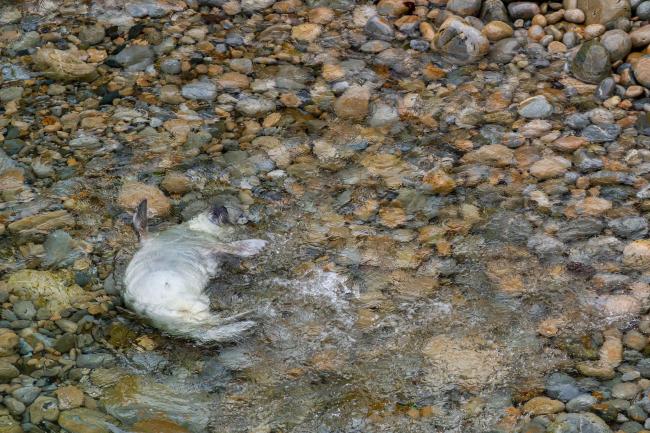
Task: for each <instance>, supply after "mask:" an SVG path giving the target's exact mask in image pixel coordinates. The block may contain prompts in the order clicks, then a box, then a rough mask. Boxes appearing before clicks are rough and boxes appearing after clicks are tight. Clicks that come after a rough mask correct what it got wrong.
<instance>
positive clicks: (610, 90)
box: [595, 77, 616, 101]
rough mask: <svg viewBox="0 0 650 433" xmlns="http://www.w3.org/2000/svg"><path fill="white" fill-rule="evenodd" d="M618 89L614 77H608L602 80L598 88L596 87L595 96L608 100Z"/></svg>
mask: <svg viewBox="0 0 650 433" xmlns="http://www.w3.org/2000/svg"><path fill="white" fill-rule="evenodd" d="M615 91H616V82H615V81H614V79H613V78H612V77H607V78H605V79H604V80H603V81H601V82H600V84H599V85H598V88H596V93H595V96H596V98H598V99H600V100H601V101H604V100H606V99H607V98H609V97H611V96H612V95H614V92H615Z"/></svg>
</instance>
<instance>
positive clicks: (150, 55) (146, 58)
mask: <svg viewBox="0 0 650 433" xmlns="http://www.w3.org/2000/svg"><path fill="white" fill-rule="evenodd" d="M111 60H113V61H114V62H116V63H117V64H119V65H120V66H122V67H123V68H124V69H126V70H127V71H144V70H145V69H146V68H147V67H148V66H150V65H152V64H153V61H154V52H153V50H152V49H151V48H149V47H147V46H143V45H131V46H128V47H126V48H124V49H123V50H122V51H120V52H119V53H118V54H116V55H115V56H113V57H111Z"/></svg>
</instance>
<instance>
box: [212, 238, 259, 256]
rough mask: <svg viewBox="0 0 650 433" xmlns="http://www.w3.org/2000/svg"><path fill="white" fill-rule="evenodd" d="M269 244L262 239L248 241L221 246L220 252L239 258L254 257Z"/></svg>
mask: <svg viewBox="0 0 650 433" xmlns="http://www.w3.org/2000/svg"><path fill="white" fill-rule="evenodd" d="M267 243H268V242H267V241H265V240H262V239H246V240H245V241H235V242H229V243H227V244H225V245H220V246H219V248H218V251H219V252H222V253H226V254H231V255H233V256H238V257H253V256H254V255H257V254H258V253H259V252H260V251H262V249H264V247H265V246H266V244H267Z"/></svg>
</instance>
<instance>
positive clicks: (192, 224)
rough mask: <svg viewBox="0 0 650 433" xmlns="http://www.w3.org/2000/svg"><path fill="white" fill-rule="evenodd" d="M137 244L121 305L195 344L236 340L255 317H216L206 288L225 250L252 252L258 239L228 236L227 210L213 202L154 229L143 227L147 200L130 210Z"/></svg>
mask: <svg viewBox="0 0 650 433" xmlns="http://www.w3.org/2000/svg"><path fill="white" fill-rule="evenodd" d="M133 226H134V228H135V230H136V233H137V234H138V237H139V239H140V248H139V250H138V251H137V252H136V253H135V255H134V256H133V258H132V259H131V261H130V263H129V265H128V267H127V269H126V273H125V278H124V282H125V289H124V292H123V298H124V302H125V304H126V306H127V307H128V308H130V309H131V310H132V311H134V312H135V313H137V314H138V315H140V316H142V317H144V318H146V319H148V320H149V322H150V323H151V324H152V325H153V326H155V327H156V328H158V329H160V330H162V331H164V332H166V333H168V334H170V335H173V336H179V337H184V338H189V339H193V340H195V341H197V342H200V343H224V342H231V341H236V340H239V339H240V338H241V337H242V336H243V335H244V334H245V333H246V332H247V331H248V330H250V329H251V328H252V327H253V326H255V322H254V321H252V320H247V319H246V318H245V316H246V313H244V314H239V315H235V316H231V317H218V316H217V315H216V314H215V313H214V312H212V311H210V299H209V297H208V295H207V294H206V292H205V288H206V286H207V284H208V282H209V281H210V280H211V279H212V278H214V277H215V276H216V275H217V274H218V273H219V270H220V265H221V263H222V262H223V258H224V256H225V255H234V256H238V257H252V256H254V255H256V254H258V253H259V252H260V251H261V250H262V249H263V248H264V247H265V246H266V244H267V242H266V241H265V240H262V239H248V240H238V241H232V240H231V239H232V237H233V234H234V233H233V232H234V227H232V225H230V224H229V222H228V211H227V209H226V208H225V207H223V206H216V207H213V208H212V209H209V210H207V211H205V212H203V213H200V214H199V215H197V216H195V217H194V218H192V219H191V220H189V221H187V222H185V223H183V224H179V225H177V226H174V227H171V228H169V229H167V230H164V231H161V232H159V233H155V234H149V233H148V230H147V201H146V200H144V201H142V202H141V203H140V204H139V205H138V208H137V210H136V212H135V214H134V215H133Z"/></svg>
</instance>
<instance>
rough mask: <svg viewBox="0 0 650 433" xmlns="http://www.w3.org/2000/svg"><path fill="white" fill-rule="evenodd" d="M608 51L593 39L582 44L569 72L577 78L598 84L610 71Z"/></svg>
mask: <svg viewBox="0 0 650 433" xmlns="http://www.w3.org/2000/svg"><path fill="white" fill-rule="evenodd" d="M611 68H612V65H611V63H610V61H609V53H608V52H607V50H606V49H605V47H604V46H603V45H602V44H600V43H599V42H598V41H596V40H595V39H592V40H591V41H588V42H585V43H584V44H582V46H581V47H580V49H579V50H578V53H577V54H576V56H575V58H574V59H573V62H572V63H571V72H572V73H573V75H575V77H576V78H578V79H579V80H582V81H585V82H587V83H593V84H598V83H600V82H601V81H602V80H604V79H605V78H606V77H608V76H609V75H610V73H611Z"/></svg>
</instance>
